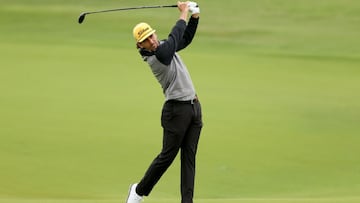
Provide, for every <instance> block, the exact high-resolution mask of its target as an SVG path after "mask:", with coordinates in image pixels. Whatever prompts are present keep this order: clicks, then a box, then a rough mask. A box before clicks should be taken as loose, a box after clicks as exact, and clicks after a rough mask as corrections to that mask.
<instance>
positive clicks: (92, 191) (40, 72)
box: [0, 0, 360, 203]
mask: <svg viewBox="0 0 360 203" xmlns="http://www.w3.org/2000/svg"><path fill="white" fill-rule="evenodd" d="M174 3H176V2H170V1H164V0H162V1H160V0H154V1H151V2H150V1H144V0H141V1H128V0H124V1H115V0H108V1H99V0H90V1H73V0H53V1H45V0H32V1H31V2H30V1H26V0H2V1H1V5H0V25H1V28H0V30H1V31H0V203H35V202H36V203H63V202H64V203H65V202H66V203H116V202H124V200H125V198H126V195H127V192H128V187H129V185H130V184H131V183H133V182H136V181H139V179H140V178H141V177H142V175H143V174H144V172H145V170H146V169H147V167H148V165H149V164H150V162H151V161H152V160H153V158H154V157H155V156H156V155H157V153H159V151H160V149H161V139H162V128H161V125H160V113H161V107H162V104H163V102H164V97H163V94H162V91H161V88H160V86H159V84H158V83H157V81H156V79H155V78H154V77H153V75H152V73H151V71H150V69H149V68H148V66H147V64H146V63H144V62H143V61H142V60H141V57H140V55H139V53H138V52H137V50H136V48H135V42H134V40H133V37H132V28H133V26H134V25H135V24H136V23H138V22H142V21H145V22H147V23H149V24H150V25H151V26H152V27H153V28H154V29H156V30H157V35H158V37H159V38H160V39H162V38H166V37H167V34H168V33H169V31H170V29H171V27H172V26H173V25H174V23H175V21H176V20H177V19H178V16H179V12H178V10H177V8H163V9H146V10H134V11H122V12H113V13H101V14H93V15H89V16H87V17H86V20H85V21H84V22H83V23H82V24H78V22H77V20H78V17H79V15H80V14H81V13H82V12H86V11H94V10H103V9H112V8H121V7H132V6H147V5H149V6H150V5H168V4H174ZM198 3H199V5H200V9H201V16H200V24H199V28H198V32H197V35H196V36H195V39H194V40H193V42H192V44H191V45H190V46H189V47H188V48H187V49H185V50H183V51H181V52H180V55H181V57H182V58H183V60H184V62H185V63H186V65H187V67H188V69H189V71H190V73H191V76H192V79H193V82H194V85H195V87H196V90H197V93H198V96H199V99H200V101H201V104H202V108H203V119H204V128H203V131H202V134H201V138H200V142H199V149H198V155H197V173H196V188H195V198H194V199H195V201H194V202H196V203H358V202H360V192H359V191H360V158H359V154H360V147H359V146H360V136H359V135H360V127H359V123H360V93H359V92H360V68H359V67H360V37H359V36H360V26H359V25H360V12H359V10H360V1H356V0H318V1H312V0H298V1H287V0H242V1H238V0H237V1H235V0H229V1H210V0H208V1H199V2H198ZM179 176H180V169H179V158H177V159H176V160H175V162H174V164H173V165H172V166H171V167H170V168H169V170H168V171H167V172H166V173H165V175H164V176H163V177H162V179H161V180H160V182H159V183H158V184H157V185H156V187H155V188H154V190H153V191H152V193H151V195H150V196H149V197H147V198H145V202H146V203H176V202H180V191H179V190H180V187H179V180H180V177H179Z"/></svg>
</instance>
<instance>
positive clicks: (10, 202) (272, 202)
mask: <svg viewBox="0 0 360 203" xmlns="http://www.w3.org/2000/svg"><path fill="white" fill-rule="evenodd" d="M359 201H360V198H359V197H355V198H239V199H195V200H194V202H196V203H358V202H359ZM120 202H124V200H122V199H121V200H120V199H114V200H72V199H63V200H48V199H33V200H29V199H27V200H21V199H0V203H120ZM143 202H144V203H178V202H179V200H178V199H154V198H149V199H146V200H144V201H143Z"/></svg>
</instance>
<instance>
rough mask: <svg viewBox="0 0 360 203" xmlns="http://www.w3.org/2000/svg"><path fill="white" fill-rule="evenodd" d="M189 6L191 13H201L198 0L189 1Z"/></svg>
mask: <svg viewBox="0 0 360 203" xmlns="http://www.w3.org/2000/svg"><path fill="white" fill-rule="evenodd" d="M188 6H189V10H190V12H191V14H199V13H200V8H199V6H198V5H197V3H196V2H193V1H189V3H188Z"/></svg>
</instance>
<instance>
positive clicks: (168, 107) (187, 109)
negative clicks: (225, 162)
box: [136, 101, 202, 203]
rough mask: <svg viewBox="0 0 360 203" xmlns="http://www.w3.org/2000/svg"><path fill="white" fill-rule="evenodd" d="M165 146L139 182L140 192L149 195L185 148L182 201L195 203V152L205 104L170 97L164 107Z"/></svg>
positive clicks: (182, 168) (182, 171)
mask: <svg viewBox="0 0 360 203" xmlns="http://www.w3.org/2000/svg"><path fill="white" fill-rule="evenodd" d="M161 125H162V127H163V130H164V134H163V146H162V150H161V152H160V154H159V155H158V156H157V157H156V158H155V159H154V161H153V162H152V163H151V165H150V167H149V168H148V170H147V171H146V173H145V175H144V177H143V178H142V180H141V181H140V182H139V184H138V187H137V189H136V192H137V193H138V194H139V195H145V196H147V195H149V194H150V192H151V190H152V189H153V187H154V186H155V184H156V183H157V182H158V181H159V179H160V178H161V176H162V175H163V174H164V173H165V171H166V170H167V169H168V167H169V166H170V165H171V163H172V162H173V160H174V159H175V157H176V155H177V154H178V152H179V150H180V149H181V197H182V200H181V202H182V203H192V202H193V193H194V180H195V156H196V151H197V146H198V141H199V137H200V131H201V128H202V114H201V105H200V103H199V102H198V101H195V102H194V103H192V102H191V103H190V102H179V101H167V102H166V103H165V104H164V106H163V110H162V115H161Z"/></svg>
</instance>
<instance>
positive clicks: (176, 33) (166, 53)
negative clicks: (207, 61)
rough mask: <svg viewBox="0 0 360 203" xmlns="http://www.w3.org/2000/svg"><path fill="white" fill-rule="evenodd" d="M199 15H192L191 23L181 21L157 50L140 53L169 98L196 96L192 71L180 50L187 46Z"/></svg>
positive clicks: (184, 98)
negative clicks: (183, 59) (193, 16)
mask: <svg viewBox="0 0 360 203" xmlns="http://www.w3.org/2000/svg"><path fill="white" fill-rule="evenodd" d="M198 21H199V19H198V18H190V20H189V23H188V25H186V22H185V21H184V20H178V21H177V22H176V24H175V26H174V27H173V29H172V31H171V33H170V34H169V37H168V39H165V40H162V41H160V44H159V46H158V48H157V50H156V51H154V52H149V51H147V50H144V49H141V50H140V54H141V55H142V57H143V59H144V61H146V62H147V63H148V64H149V66H150V68H151V70H152V72H153V74H154V76H155V77H156V79H157V80H158V82H159V83H160V85H161V87H162V89H163V93H164V95H165V98H166V100H179V101H186V100H191V99H194V98H195V95H196V92H195V88H194V85H193V82H192V80H191V77H190V74H189V71H188V69H187V67H186V65H185V64H184V62H183V61H182V59H181V58H180V56H179V54H178V53H177V52H178V51H180V50H182V49H184V48H185V47H187V46H188V45H189V44H190V43H191V41H192V39H193V37H194V35H195V33H196V29H197V25H198Z"/></svg>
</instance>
